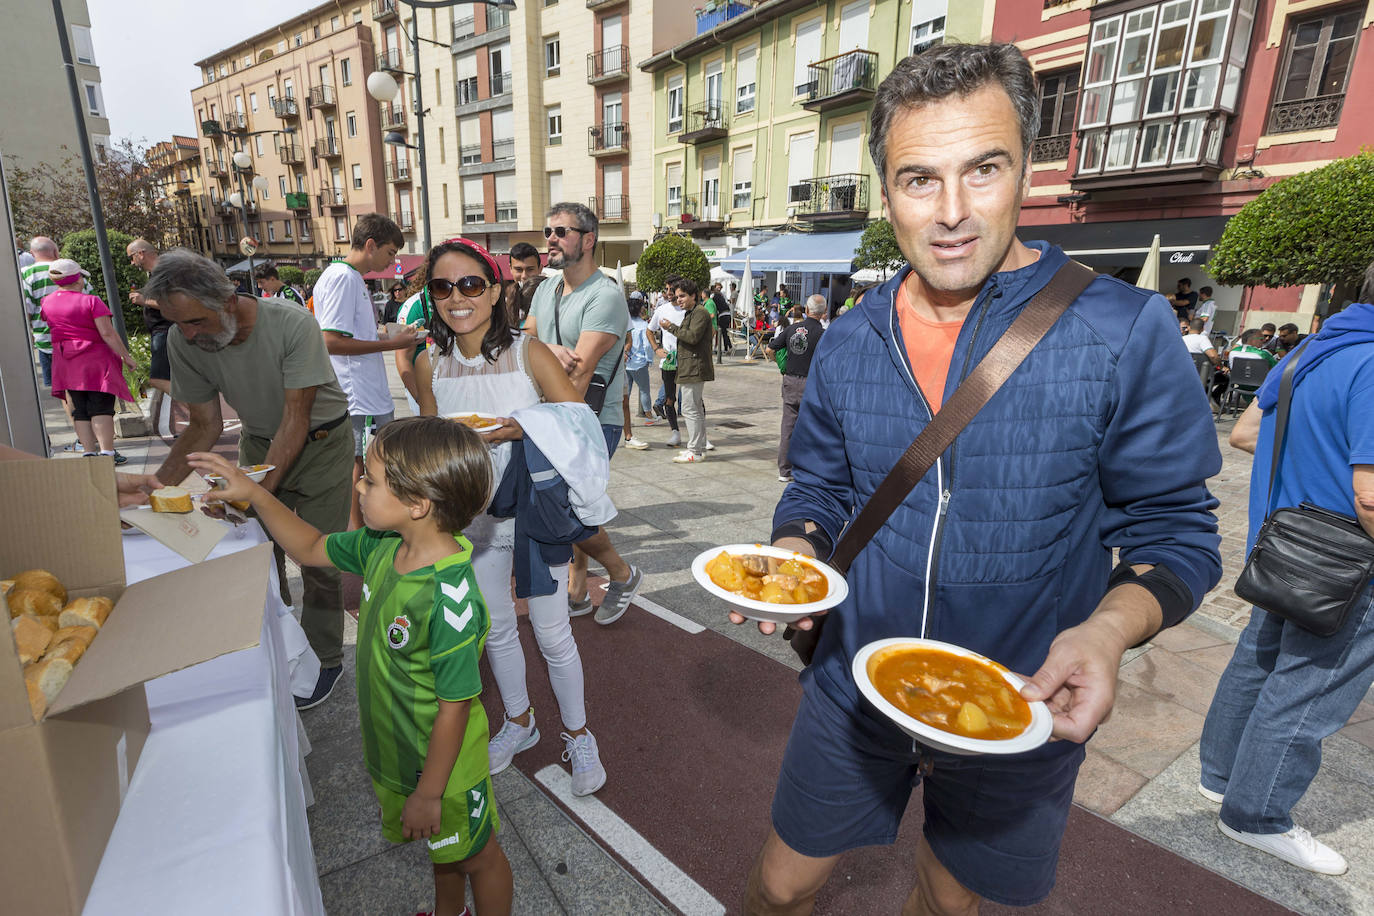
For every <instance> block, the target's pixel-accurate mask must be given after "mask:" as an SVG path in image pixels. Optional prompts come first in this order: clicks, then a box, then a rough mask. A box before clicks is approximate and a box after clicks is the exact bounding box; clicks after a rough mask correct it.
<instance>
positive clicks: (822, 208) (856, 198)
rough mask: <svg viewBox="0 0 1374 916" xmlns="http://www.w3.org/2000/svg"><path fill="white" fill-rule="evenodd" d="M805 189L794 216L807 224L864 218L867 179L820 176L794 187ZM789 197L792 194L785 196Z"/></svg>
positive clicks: (866, 212) (853, 176)
mask: <svg viewBox="0 0 1374 916" xmlns="http://www.w3.org/2000/svg"><path fill="white" fill-rule="evenodd" d="M803 186H804V187H806V188H807V191H808V193H807V194H806V197H805V199H803V200H800V201H798V202H797V217H798V218H799V219H804V220H807V221H809V222H813V223H816V222H840V221H848V220H862V219H866V218H867V217H868V176H867V175H862V174H853V173H851V174H846V175H823V176H821V177H820V178H808V179H806V180H805V181H803V182H801V184H800V185H794V187H803ZM788 196H789V197H791V196H792V195H791V194H789V195H788Z"/></svg>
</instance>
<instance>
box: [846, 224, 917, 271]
mask: <svg viewBox="0 0 1374 916" xmlns="http://www.w3.org/2000/svg"><path fill="white" fill-rule="evenodd" d="M905 263H906V255H904V254H902V249H900V248H898V247H897V234H896V233H895V232H893V231H892V224H891V223H889V222H888V221H887V220H885V219H877V220H874V221H873V222H871V223H869V224H868V225H867V226H866V227H864V233H863V235H861V236H860V237H859V247H858V248H856V249H855V250H854V267H855V269H856V270H880V271H882V272H883V273H884V274H888V273H890V272H892V271H894V270H897V269H898V268H900V267H901V266H902V265H903V264H905Z"/></svg>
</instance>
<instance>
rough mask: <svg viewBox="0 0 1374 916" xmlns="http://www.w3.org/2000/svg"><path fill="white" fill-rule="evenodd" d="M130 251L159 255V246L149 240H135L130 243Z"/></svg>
mask: <svg viewBox="0 0 1374 916" xmlns="http://www.w3.org/2000/svg"><path fill="white" fill-rule="evenodd" d="M129 251H130V252H135V251H151V252H152V253H153V254H157V246H156V245H154V244H153V243H152V242H150V241H148V240H147V239H134V240H133V241H132V242H130V243H129Z"/></svg>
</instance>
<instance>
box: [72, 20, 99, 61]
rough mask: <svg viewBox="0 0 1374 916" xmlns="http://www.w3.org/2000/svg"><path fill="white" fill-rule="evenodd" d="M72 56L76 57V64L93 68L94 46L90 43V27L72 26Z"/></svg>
mask: <svg viewBox="0 0 1374 916" xmlns="http://www.w3.org/2000/svg"><path fill="white" fill-rule="evenodd" d="M72 54H74V55H75V56H76V62H77V63H78V64H90V65H91V66H95V45H94V44H92V43H91V28H90V26H86V25H74V26H72Z"/></svg>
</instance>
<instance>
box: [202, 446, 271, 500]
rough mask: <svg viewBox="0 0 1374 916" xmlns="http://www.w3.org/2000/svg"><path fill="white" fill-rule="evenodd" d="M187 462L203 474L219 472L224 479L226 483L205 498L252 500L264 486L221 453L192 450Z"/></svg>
mask: <svg viewBox="0 0 1374 916" xmlns="http://www.w3.org/2000/svg"><path fill="white" fill-rule="evenodd" d="M186 463H187V464H189V465H190V466H191V467H193V468H195V469H196V470H197V471H200V472H201V473H202V474H217V475H218V476H220V477H221V478H223V479H224V482H225V485H224V486H223V487H219V488H216V489H212V490H210V492H208V493H206V494H205V496H204V499H206V500H209V501H212V502H213V501H219V502H234V501H237V502H252V500H253V494H254V493H256V492H257V491H259V490H261V489H262V488H261V487H259V486H258V485H257V484H255V483H253V481H251V480H249V479H248V476H247V475H246V474H244V473H243V472H242V471H240V470H239V469H238V466H237V465H234V464H231V463H229V462H228V461H226V460H225V459H224V458H221V457H220V456H219V455H216V454H213V453H212V452H192V453H191V454H189V455H187V456H186Z"/></svg>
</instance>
